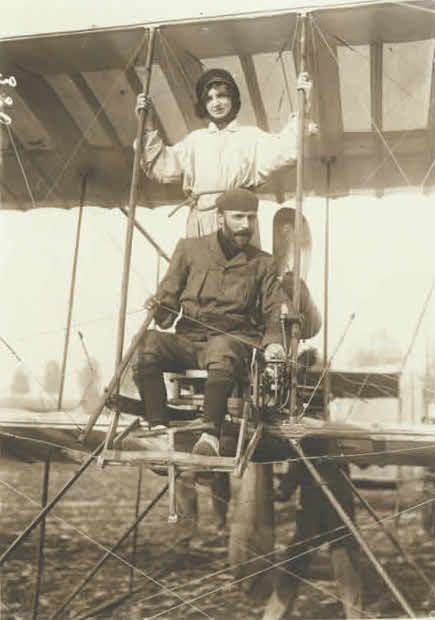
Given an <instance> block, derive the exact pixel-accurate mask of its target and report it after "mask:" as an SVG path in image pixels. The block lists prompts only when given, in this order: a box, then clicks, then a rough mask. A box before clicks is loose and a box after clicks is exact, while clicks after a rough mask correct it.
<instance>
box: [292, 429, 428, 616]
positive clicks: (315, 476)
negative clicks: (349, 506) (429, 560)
mask: <svg viewBox="0 0 435 620" xmlns="http://www.w3.org/2000/svg"><path fill="white" fill-rule="evenodd" d="M292 445H293V448H294V449H295V451H296V453H297V455H298V456H299V457H300V459H301V460H302V462H303V463H304V465H305V467H306V468H307V469H308V471H309V472H310V474H311V476H312V477H313V479H314V480H315V482H316V483H317V484H318V485H319V487H320V489H322V491H323V493H324V494H325V495H326V497H327V499H328V501H329V503H330V504H331V505H332V506H333V508H334V510H335V511H336V512H337V514H338V516H339V517H340V519H341V520H342V521H343V523H344V524H345V525H346V527H347V528H348V529H349V531H350V532H351V533H352V535H353V536H354V537H355V539H356V540H357V541H358V544H359V545H360V547H361V549H363V551H364V552H365V553H366V555H367V557H368V559H369V560H370V562H371V563H372V565H373V566H374V568H375V569H376V571H377V572H378V574H379V576H380V577H381V578H382V579H383V580H384V582H385V583H386V585H387V586H388V588H389V589H390V591H391V592H392V594H393V595H394V597H395V598H396V600H397V601H398V603H399V604H400V605H401V607H402V609H403V610H404V611H405V613H406V614H407V615H408V616H409V617H410V618H416V614H415V613H414V611H413V609H412V608H411V607H410V605H409V603H408V602H407V601H406V599H405V598H404V596H403V595H402V593H401V592H400V591H399V590H398V589H397V588H396V586H395V585H394V583H393V582H392V581H391V579H390V577H389V575H388V573H387V572H386V571H385V569H384V568H383V566H382V565H381V564H380V562H379V561H378V559H377V558H376V556H375V555H374V554H373V552H372V550H371V549H370V547H369V546H368V544H367V542H366V541H365V539H364V538H363V536H362V534H361V532H360V531H359V529H358V528H357V526H356V525H355V523H354V522H353V521H352V519H351V517H350V516H349V515H348V514H347V512H346V511H345V510H344V508H343V507H342V505H341V504H340V502H338V501H337V498H336V497H335V495H334V493H333V492H332V491H331V489H330V488H329V487H328V485H327V484H326V483H325V481H324V480H323V478H322V476H321V475H320V474H319V472H318V471H317V469H316V468H315V467H314V465H313V464H312V463H311V461H310V459H308V458H307V457H306V455H305V452H304V451H303V450H302V448H301V446H300V445H299V442H298V441H294V442H292Z"/></svg>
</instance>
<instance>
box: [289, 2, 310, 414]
mask: <svg viewBox="0 0 435 620" xmlns="http://www.w3.org/2000/svg"><path fill="white" fill-rule="evenodd" d="M306 19H307V16H306V14H302V15H301V39H300V55H301V62H300V68H299V75H301V74H302V73H304V72H305V60H306ZM305 111H306V101H305V92H304V90H303V89H299V90H298V134H297V151H296V154H297V160H296V197H295V198H296V213H295V245H294V261H293V306H294V308H295V310H296V312H299V310H300V299H301V282H300V278H301V235H302V207H303V198H304V150H305V149H304V147H305V140H304V138H305ZM299 340H300V326H299V324H298V323H297V322H294V323H293V325H292V331H291V340H290V355H291V393H290V418H295V417H296V416H297V412H296V407H297V398H296V394H297V360H298V346H299Z"/></svg>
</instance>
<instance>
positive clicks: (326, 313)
mask: <svg viewBox="0 0 435 620" xmlns="http://www.w3.org/2000/svg"><path fill="white" fill-rule="evenodd" d="M333 163H334V158H333V157H328V158H327V159H326V160H325V167H326V204H325V257H324V276H323V281H324V287H325V288H324V295H323V368H324V369H325V376H324V378H323V411H324V416H325V417H326V418H328V419H329V392H330V381H329V372H328V335H329V334H328V330H329V241H330V235H329V200H330V190H331V165H332V164H333Z"/></svg>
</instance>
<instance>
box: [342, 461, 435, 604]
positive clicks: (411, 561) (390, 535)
mask: <svg viewBox="0 0 435 620" xmlns="http://www.w3.org/2000/svg"><path fill="white" fill-rule="evenodd" d="M340 473H341V475H342V476H343V478H344V479H345V480H346V482H347V484H348V485H349V487H350V488H351V490H352V493H353V494H354V495H355V496H356V497H357V498H358V499H359V501H360V503H361V504H362V506H364V508H365V509H366V510H367V512H368V513H369V514H370V515H371V516H372V517H373V519H374V520H375V521H376V523H377V524H378V525H379V526H380V527H381V529H382V530H383V532H384V533H385V534H386V535H387V536H388V538H389V539H390V540H391V542H392V543H393V545H394V546H395V547H396V549H397V551H398V552H399V553H400V555H401V556H402V558H403V559H404V560H405V562H407V563H408V564H409V566H410V567H411V568H413V569H414V570H415V572H416V573H417V575H418V576H419V577H421V579H422V580H423V581H424V582H425V584H426V585H427V586H428V588H429V589H430V590H431V591H432V594H433V593H435V586H434V585H433V584H432V582H431V581H430V580H429V579H428V577H427V575H426V574H425V573H424V572H423V571H422V569H421V568H420V567H419V566H418V564H417V563H416V562H415V561H414V558H412V557H411V556H410V555H409V553H408V552H407V551H406V550H405V549H404V548H403V547H402V545H401V544H400V541H399V539H398V538H396V536H395V535H394V534H393V532H390V530H389V529H388V528H387V527H386V526H385V523H384V522H383V521H382V519H380V518H379V517H378V515H377V514H376V512H375V511H374V510H373V508H372V507H371V506H370V504H369V503H368V501H366V499H365V498H364V497H363V496H362V495H361V493H360V492H359V491H358V489H357V487H356V486H355V485H354V483H353V482H352V480H351V479H350V478H349V476H348V475H347V473H346V472H345V471H344V469H340Z"/></svg>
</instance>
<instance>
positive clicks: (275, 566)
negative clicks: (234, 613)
mask: <svg viewBox="0 0 435 620" xmlns="http://www.w3.org/2000/svg"><path fill="white" fill-rule="evenodd" d="M434 501H435V498H430V499H429V500H426V501H424V502H421V503H419V504H417V505H416V506H413V507H411V508H406V509H404V510H401V511H400V514H404V513H407V512H409V511H410V510H413V509H414V508H421V507H423V506H425V505H427V504H430V503H433V502H434ZM396 517H397V514H393V515H388V516H387V517H385V518H384V519H381V521H382V522H385V521H390V520H391V519H393V518H396ZM377 526H378V523H369V524H368V525H367V526H365V527H361V528H360V529H362V530H370V529H373V528H374V527H377ZM349 536H352V534H351V533H350V532H349V533H347V534H343V535H342V536H340V537H338V538H336V539H334V540H333V541H331V542H335V541H338V540H342V539H343V538H346V537H349ZM321 546H322V545H319V547H318V548H320V547H321ZM314 550H316V549H310V550H308V551H307V552H305V553H310V552H312V551H314ZM302 555H303V554H302V553H301V554H299V555H296V556H293V557H291V558H286V559H285V560H282V561H279V562H275V563H274V564H273V565H272V566H270V567H267V568H264V569H260V570H258V571H256V572H255V573H252V574H250V575H249V576H247V577H241V578H240V579H237V580H234V581H233V582H232V583H231V586H234V585H237V584H239V583H242V582H244V581H246V580H247V579H252V578H253V577H256V576H258V575H260V574H263V573H266V572H268V571H270V570H273V569H276V568H280V567H282V566H284V565H285V564H287V563H288V562H289V561H291V560H295V559H297V558H298V557H301V556H302ZM228 587H229V584H225V585H223V586H219V587H218V588H215V589H214V590H211V591H209V592H206V593H201V594H199V595H197V596H194V597H193V598H191V599H189V602H190V603H196V602H197V601H199V600H201V599H203V598H205V597H208V596H212V595H213V594H216V593H218V592H221V591H225V590H226V589H228ZM184 604H185V603H184ZM182 606H183V603H181V604H177V605H174V606H173V607H171V608H169V609H166V610H165V611H162V612H159V613H157V614H155V615H153V616H149V617H148V618H147V620H154V619H155V618H159V617H161V616H162V615H163V614H167V613H170V612H172V611H175V610H177V609H179V608H180V607H182Z"/></svg>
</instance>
